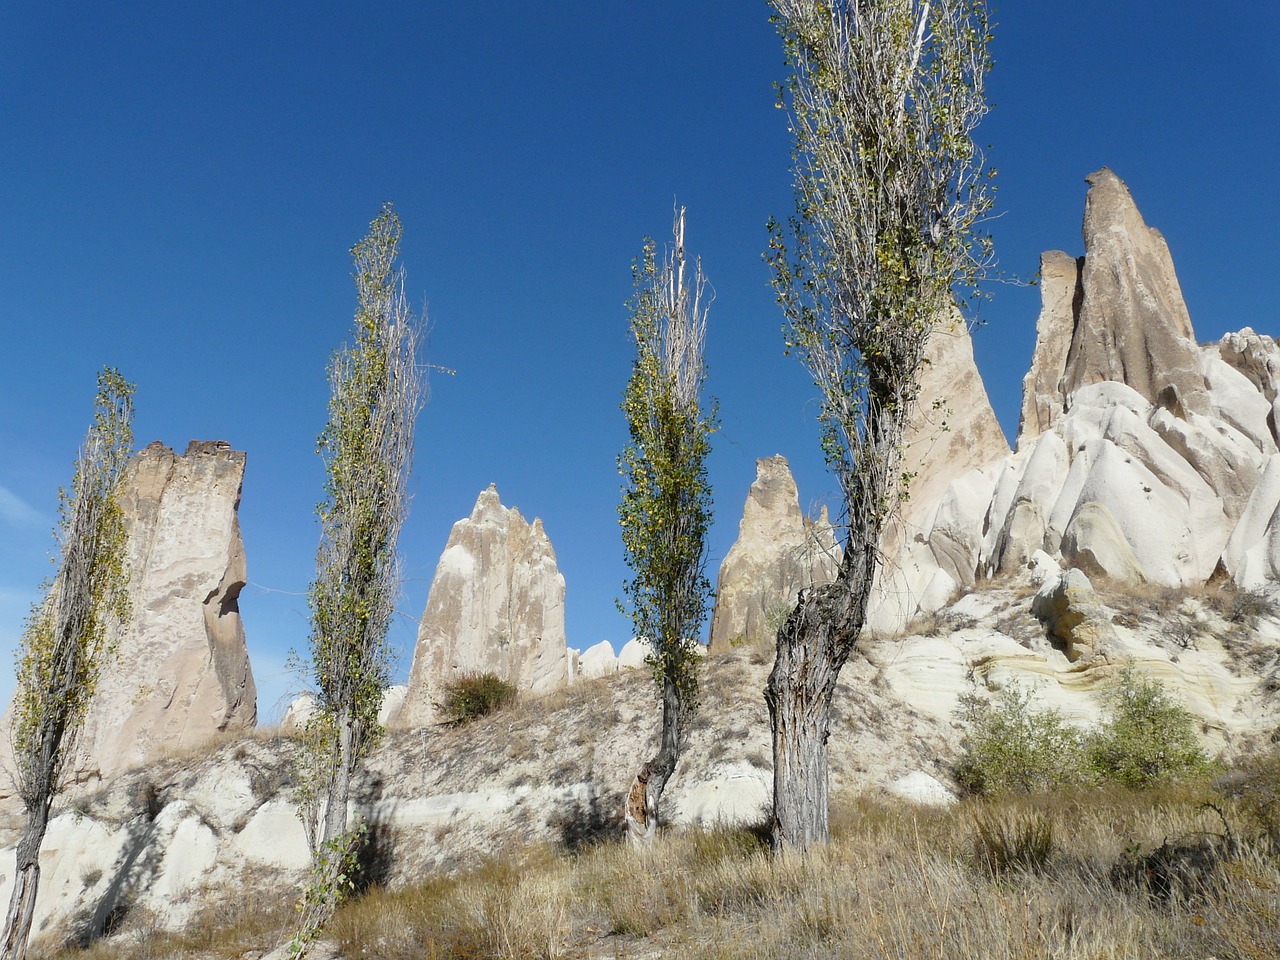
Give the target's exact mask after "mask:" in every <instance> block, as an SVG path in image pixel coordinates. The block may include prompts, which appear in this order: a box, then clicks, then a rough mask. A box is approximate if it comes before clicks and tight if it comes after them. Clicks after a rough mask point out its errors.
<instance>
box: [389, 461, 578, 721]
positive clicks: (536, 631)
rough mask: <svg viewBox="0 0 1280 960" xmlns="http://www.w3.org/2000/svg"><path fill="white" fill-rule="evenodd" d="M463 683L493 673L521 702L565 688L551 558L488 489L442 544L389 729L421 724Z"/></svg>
mask: <svg viewBox="0 0 1280 960" xmlns="http://www.w3.org/2000/svg"><path fill="white" fill-rule="evenodd" d="M470 673H495V674H497V675H498V676H499V677H501V678H502V679H504V680H506V681H507V682H508V683H510V684H512V685H513V686H515V687H516V689H517V690H519V691H520V692H521V693H534V694H543V693H549V692H550V691H552V690H555V689H557V688H559V687H562V686H564V685H565V684H566V683H568V681H569V660H568V654H567V652H566V646H565V632H564V577H563V576H561V574H560V571H559V569H558V567H557V566H556V555H555V551H554V550H553V549H552V548H551V541H550V540H549V539H548V538H547V535H546V532H545V531H544V530H543V529H542V521H541V520H538V519H535V520H534V521H533V523H532V524H530V523H528V522H527V521H526V520H525V519H524V517H522V516H521V515H520V511H519V510H517V509H515V508H514V507H511V508H507V507H504V506H503V505H502V501H501V499H500V498H499V497H498V490H497V488H496V487H495V486H493V485H492V484H491V485H490V486H489V488H488V489H487V490H485V491H484V492H483V493H481V494H480V496H479V498H478V499H477V500H476V505H475V508H474V509H473V510H472V511H471V516H470V517H467V518H466V519H463V520H459V521H458V522H457V523H455V524H454V525H453V530H452V532H451V533H450V534H449V542H448V544H447V545H446V546H445V550H444V553H443V554H442V555H441V557H440V562H439V564H438V565H437V566H436V572H435V577H434V578H433V579H432V581H431V592H430V594H429V595H428V597H427V606H426V610H425V611H424V612H423V614H422V622H421V625H420V626H419V628H418V643H417V646H416V648H415V649H414V654H413V667H412V669H411V670H410V673H409V690H408V693H407V694H406V696H405V702H404V706H403V708H402V709H401V710H400V712H399V713H398V714H397V716H396V717H395V718H394V722H395V723H398V724H400V725H415V724H422V723H429V722H431V721H432V719H433V717H434V704H435V703H436V702H437V701H438V700H439V697H440V690H441V688H442V686H443V684H446V683H448V682H449V681H451V680H455V679H457V678H459V677H462V676H465V675H466V674H470Z"/></svg>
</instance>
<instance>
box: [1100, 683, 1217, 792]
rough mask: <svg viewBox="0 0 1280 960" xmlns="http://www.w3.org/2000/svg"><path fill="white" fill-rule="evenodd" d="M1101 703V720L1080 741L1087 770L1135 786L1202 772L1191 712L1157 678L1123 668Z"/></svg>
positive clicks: (1202, 759)
mask: <svg viewBox="0 0 1280 960" xmlns="http://www.w3.org/2000/svg"><path fill="white" fill-rule="evenodd" d="M1103 703H1104V705H1105V706H1106V708H1107V712H1108V716H1107V719H1106V721H1105V722H1104V723H1103V724H1102V725H1101V726H1100V727H1098V729H1097V730H1095V731H1094V732H1093V733H1091V734H1090V735H1089V736H1088V738H1087V739H1086V741H1085V755H1086V757H1087V758H1088V764H1089V768H1090V769H1091V770H1093V771H1094V772H1095V773H1096V774H1097V775H1098V776H1099V777H1100V778H1102V779H1104V780H1110V781H1113V782H1116V783H1120V784H1123V785H1124V786H1126V787H1135V788H1141V787H1149V786H1154V785H1155V784H1158V783H1166V782H1168V781H1170V780H1177V779H1184V778H1187V777H1198V776H1203V775H1205V774H1206V773H1208V771H1209V759H1208V757H1206V756H1205V752H1204V750H1203V749H1201V747H1200V741H1199V739H1198V738H1197V737H1196V731H1195V725H1194V721H1193V720H1192V718H1191V714H1189V713H1188V712H1187V710H1186V708H1185V707H1183V706H1182V704H1180V703H1178V702H1177V701H1176V700H1175V699H1174V698H1173V697H1172V696H1170V694H1169V692H1168V691H1167V690H1165V688H1164V685H1163V684H1161V683H1160V681H1159V680H1156V679H1154V678H1151V677H1142V676H1139V675H1138V673H1137V672H1136V671H1135V670H1134V669H1133V668H1132V667H1126V668H1125V669H1124V670H1123V671H1122V672H1121V673H1120V675H1119V676H1118V677H1117V678H1116V680H1115V681H1114V682H1113V683H1112V684H1111V685H1110V686H1109V687H1108V688H1107V689H1106V691H1105V692H1104V694H1103Z"/></svg>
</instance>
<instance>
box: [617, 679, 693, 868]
mask: <svg viewBox="0 0 1280 960" xmlns="http://www.w3.org/2000/svg"><path fill="white" fill-rule="evenodd" d="M683 724H684V708H683V703H682V701H681V698H680V690H679V687H678V686H677V684H676V681H675V680H674V679H672V678H671V677H666V678H664V680H663V684H662V731H661V734H660V736H661V742H660V744H659V747H658V753H657V756H655V757H654V758H653V759H652V760H650V761H649V762H647V763H646V764H645V765H644V766H643V767H641V768H640V773H639V774H637V775H636V778H635V780H633V781H632V783H631V790H630V791H629V792H628V795H627V802H626V810H625V816H626V824H627V837H628V839H629V840H630V841H631V843H632V845H633V846H639V847H643V846H648V845H649V844H651V843H652V842H653V838H654V835H655V833H656V831H657V827H658V810H659V805H660V804H661V802H662V793H663V791H664V790H665V789H666V787H667V782H668V781H669V780H670V779H671V776H672V774H674V773H675V770H676V764H677V763H678V762H679V761H680V752H681V748H682V740H681V734H682V728H683Z"/></svg>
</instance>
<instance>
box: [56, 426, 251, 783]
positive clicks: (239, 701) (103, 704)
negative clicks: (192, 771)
mask: <svg viewBox="0 0 1280 960" xmlns="http://www.w3.org/2000/svg"><path fill="white" fill-rule="evenodd" d="M244 468H245V455H244V454H243V453H241V452H239V451H236V450H232V449H231V448H230V446H229V445H228V444H226V443H224V442H221V441H214V442H201V441H194V440H193V441H192V442H191V443H190V444H189V445H188V447H187V450H186V453H185V454H184V455H183V456H178V455H176V454H175V453H174V452H173V451H172V450H170V449H169V448H168V447H166V446H164V445H163V444H160V443H153V444H151V445H150V446H148V447H146V448H145V449H144V450H142V451H141V452H140V453H139V454H138V455H137V456H135V457H134V459H133V461H132V462H131V463H130V464H129V467H128V471H127V473H126V476H125V481H124V494H123V496H122V506H123V509H124V513H125V522H126V528H127V530H128V536H129V563H130V566H131V569H132V579H131V583H130V590H131V594H132V616H131V619H130V620H129V622H128V623H127V624H126V626H125V627H124V628H123V629H122V630H121V631H120V634H119V637H118V639H117V650H118V652H117V655H116V657H115V659H114V660H113V661H111V662H110V664H109V665H108V666H107V668H106V669H105V670H104V671H103V674H102V676H101V678H100V679H99V682H98V694H97V696H96V698H95V699H94V701H93V705H92V706H91V707H90V709H89V715H88V717H87V718H86V721H85V727H84V731H83V733H82V734H81V736H80V740H79V748H78V751H77V754H76V760H75V767H74V769H75V775H76V777H77V778H78V779H81V780H84V779H89V778H96V777H108V776H111V775H113V774H115V773H118V772H119V771H121V770H124V769H125V768H127V767H130V766H134V765H137V764H139V763H142V762H144V761H148V760H151V759H154V758H155V757H157V756H159V755H162V754H164V753H166V752H172V751H175V750H183V749H188V748H191V747H194V746H197V745H199V744H201V743H203V742H205V741H207V740H208V739H209V738H210V737H212V736H214V735H215V734H217V733H220V732H223V731H226V730H232V729H237V728H248V727H252V726H254V725H255V724H256V722H257V716H258V701H257V690H256V688H255V686H254V682H253V671H252V669H251V668H250V665H249V655H248V651H247V649H246V647H245V637H244V625H243V624H242V623H241V621H240V608H239V604H238V600H239V596H240V590H241V588H243V587H244V585H245V578H246V573H245V556H244V544H243V542H242V541H241V538H240V523H239V519H238V516H237V510H238V508H239V505H240V488H241V483H242V481H243V479H244Z"/></svg>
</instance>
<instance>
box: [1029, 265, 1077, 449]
mask: <svg viewBox="0 0 1280 960" xmlns="http://www.w3.org/2000/svg"><path fill="white" fill-rule="evenodd" d="M1083 265H1084V258H1083V257H1080V258H1076V257H1073V256H1071V255H1070V254H1067V253H1063V252H1062V251H1061V250H1050V251H1049V252H1048V253H1043V254H1041V255H1040V317H1039V318H1038V319H1037V320H1036V349H1035V353H1034V355H1033V356H1032V357H1031V369H1030V370H1029V371H1028V372H1027V375H1026V377H1025V378H1024V379H1023V381H1022V416H1021V418H1020V419H1019V421H1018V449H1022V447H1023V445H1024V444H1027V443H1030V442H1031V441H1033V440H1035V438H1036V437H1038V436H1040V434H1042V433H1044V432H1045V431H1046V430H1048V429H1049V428H1050V427H1051V426H1053V422H1054V421H1055V420H1057V419H1058V417H1060V416H1062V414H1063V412H1064V410H1065V409H1066V397H1065V396H1064V395H1063V384H1062V377H1063V374H1065V373H1066V371H1067V355H1068V353H1069V352H1070V350H1071V338H1072V335H1073V334H1074V333H1075V327H1076V317H1077V315H1078V314H1079V312H1080V301H1081V298H1082V297H1083V294H1084V291H1083V289H1082V287H1081V285H1080V271H1081V268H1082V267H1083Z"/></svg>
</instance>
